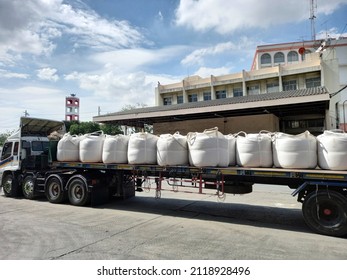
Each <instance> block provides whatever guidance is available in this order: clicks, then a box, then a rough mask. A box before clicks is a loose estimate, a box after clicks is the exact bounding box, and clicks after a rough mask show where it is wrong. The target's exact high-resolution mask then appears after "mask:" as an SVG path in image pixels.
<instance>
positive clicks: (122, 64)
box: [91, 46, 186, 72]
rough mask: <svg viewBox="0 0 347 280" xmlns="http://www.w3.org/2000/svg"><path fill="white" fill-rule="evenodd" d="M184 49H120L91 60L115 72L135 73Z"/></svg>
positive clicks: (101, 54)
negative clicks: (115, 70)
mask: <svg viewBox="0 0 347 280" xmlns="http://www.w3.org/2000/svg"><path fill="white" fill-rule="evenodd" d="M184 50H186V47H183V46H171V47H167V48H162V49H142V48H134V49H121V50H114V51H109V52H100V53H97V54H94V55H92V56H91V59H92V60H93V61H95V62H98V63H100V64H102V65H103V66H105V67H106V68H107V69H117V71H122V72H124V71H126V72H129V71H137V70H138V69H139V68H140V67H143V66H148V65H154V64H162V63H163V62H166V61H168V60H169V59H172V58H175V57H177V56H178V55H180V54H181V53H182V52H183V51H184Z"/></svg>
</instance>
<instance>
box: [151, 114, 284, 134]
mask: <svg viewBox="0 0 347 280" xmlns="http://www.w3.org/2000/svg"><path fill="white" fill-rule="evenodd" d="M212 127H218V130H219V131H220V132H222V133H223V134H225V135H227V134H230V133H237V132H239V131H245V132H247V133H257V132H259V131H260V130H268V131H271V132H274V131H279V120H278V118H277V117H276V116H274V115H272V114H264V115H256V116H242V117H230V118H215V119H203V120H187V121H176V122H163V123H155V124H154V125H153V132H154V134H165V133H171V134H173V133H175V132H176V131H179V132H180V133H181V134H183V135H185V134H187V133H189V132H202V131H204V130H205V129H208V128H212Z"/></svg>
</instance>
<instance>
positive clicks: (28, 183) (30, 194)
mask: <svg viewBox="0 0 347 280" xmlns="http://www.w3.org/2000/svg"><path fill="white" fill-rule="evenodd" d="M22 190H23V195H24V197H25V198H26V199H33V198H34V190H35V179H34V177H33V176H31V175H28V176H26V177H25V178H24V181H23V184H22Z"/></svg>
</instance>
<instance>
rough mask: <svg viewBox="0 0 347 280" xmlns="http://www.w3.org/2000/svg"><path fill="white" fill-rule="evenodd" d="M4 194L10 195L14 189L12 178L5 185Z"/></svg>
mask: <svg viewBox="0 0 347 280" xmlns="http://www.w3.org/2000/svg"><path fill="white" fill-rule="evenodd" d="M3 188H4V192H6V193H10V192H11V189H12V178H8V179H7V180H6V181H5V183H4V186H3Z"/></svg>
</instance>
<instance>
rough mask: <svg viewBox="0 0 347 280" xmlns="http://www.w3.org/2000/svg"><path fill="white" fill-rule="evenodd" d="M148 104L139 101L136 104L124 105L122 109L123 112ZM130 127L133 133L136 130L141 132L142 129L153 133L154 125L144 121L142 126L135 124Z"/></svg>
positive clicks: (144, 106)
mask: <svg viewBox="0 0 347 280" xmlns="http://www.w3.org/2000/svg"><path fill="white" fill-rule="evenodd" d="M147 106H148V105H147V104H144V103H137V104H136V105H130V104H128V105H125V106H123V108H122V109H121V112H125V111H130V110H135V109H138V108H146V107H147ZM128 129H130V131H131V133H134V132H141V131H145V132H149V133H153V126H152V125H149V124H146V123H142V124H141V125H140V126H136V127H135V126H134V127H129V128H128Z"/></svg>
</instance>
